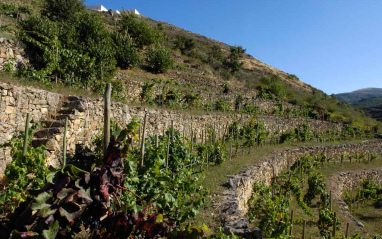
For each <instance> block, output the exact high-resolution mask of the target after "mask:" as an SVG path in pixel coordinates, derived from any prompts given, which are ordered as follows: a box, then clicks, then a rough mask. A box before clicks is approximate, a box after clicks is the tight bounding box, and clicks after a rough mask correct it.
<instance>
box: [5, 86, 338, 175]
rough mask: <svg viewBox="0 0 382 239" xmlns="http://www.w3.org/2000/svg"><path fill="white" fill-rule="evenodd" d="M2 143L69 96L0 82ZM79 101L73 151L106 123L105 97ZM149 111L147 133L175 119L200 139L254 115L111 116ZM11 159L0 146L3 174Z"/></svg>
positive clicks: (289, 122) (278, 122)
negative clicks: (27, 119)
mask: <svg viewBox="0 0 382 239" xmlns="http://www.w3.org/2000/svg"><path fill="white" fill-rule="evenodd" d="M0 97H1V98H0V100H1V101H0V102H1V103H0V144H1V143H5V142H7V141H9V140H10V139H11V138H12V137H13V136H14V135H15V133H16V132H17V131H21V130H24V127H25V117H26V114H27V113H30V114H31V119H32V121H33V122H40V121H42V120H54V119H55V118H56V116H59V115H58V114H59V112H60V110H62V106H63V103H62V102H66V101H67V99H68V97H67V96H64V95H60V94H56V93H51V92H48V91H45V90H39V89H35V88H31V87H20V86H14V85H12V84H9V83H0ZM75 98H78V100H77V101H79V102H80V108H82V109H83V110H81V112H80V111H79V110H74V111H73V112H72V113H70V115H69V128H68V135H67V139H68V150H69V152H71V151H74V148H75V144H77V143H85V144H89V143H91V141H92V140H93V139H94V137H95V136H96V135H98V134H100V133H101V130H102V126H103V100H102V99H101V98H100V99H90V98H85V97H75ZM145 112H147V114H148V121H149V122H148V124H147V134H146V135H153V134H161V133H162V132H163V130H164V129H165V128H168V127H169V126H170V124H171V120H173V121H174V127H175V129H177V130H179V131H181V132H183V131H185V133H186V135H190V128H191V125H193V129H194V130H195V133H196V138H197V140H198V139H200V137H201V132H202V129H204V126H205V125H210V126H212V125H213V124H216V129H217V132H218V133H220V134H221V132H222V130H223V129H224V128H225V127H223V126H227V125H229V124H231V123H232V122H233V121H235V120H238V119H241V122H242V123H244V122H246V121H247V120H249V119H250V118H251V116H249V115H235V116H229V115H219V114H205V115H192V114H186V113H180V112H175V111H169V110H153V109H145V108H143V107H131V106H128V105H125V104H121V103H117V102H114V103H112V117H113V118H114V119H115V121H116V122H117V123H118V124H120V125H125V124H127V123H129V122H130V120H131V119H132V118H139V119H140V120H141V121H142V120H143V117H144V114H145ZM259 120H260V121H262V122H264V123H265V125H266V128H267V129H269V130H271V131H273V130H277V129H282V130H287V129H290V128H294V127H295V126H297V125H298V124H301V123H302V122H305V121H308V122H309V123H310V124H311V125H312V126H311V130H315V131H326V130H328V129H340V128H341V125H339V124H333V123H329V122H321V121H316V120H309V119H297V118H296V119H287V118H280V117H274V116H260V117H259ZM62 136H63V135H62V134H57V135H55V136H54V138H53V141H54V142H53V143H51V145H53V147H52V148H53V149H50V150H51V152H55V154H56V155H58V153H59V150H60V147H61V145H62V138H63V137H62ZM51 156H52V157H51V158H53V159H54V160H53V161H48V163H49V164H52V165H56V164H57V163H58V161H57V157H54V155H53V154H52V155H51ZM10 161H11V158H10V154H9V149H0V174H2V173H3V171H4V169H5V165H6V163H9V162H10Z"/></svg>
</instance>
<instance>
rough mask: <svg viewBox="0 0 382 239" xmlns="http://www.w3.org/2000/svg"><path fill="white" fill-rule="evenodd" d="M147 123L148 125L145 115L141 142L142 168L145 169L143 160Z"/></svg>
mask: <svg viewBox="0 0 382 239" xmlns="http://www.w3.org/2000/svg"><path fill="white" fill-rule="evenodd" d="M146 123H147V113H145V118H144V120H143V129H142V140H141V162H140V164H139V165H140V166H141V168H142V167H143V160H144V158H145V137H146Z"/></svg>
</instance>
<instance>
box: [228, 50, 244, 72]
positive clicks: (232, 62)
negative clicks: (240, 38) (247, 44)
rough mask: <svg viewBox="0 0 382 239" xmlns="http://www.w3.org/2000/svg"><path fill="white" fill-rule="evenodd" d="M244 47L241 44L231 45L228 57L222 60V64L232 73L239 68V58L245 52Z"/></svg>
mask: <svg viewBox="0 0 382 239" xmlns="http://www.w3.org/2000/svg"><path fill="white" fill-rule="evenodd" d="M245 51H246V50H245V49H244V48H243V47H241V46H235V47H231V50H230V54H229V56H228V58H227V59H226V60H225V61H224V62H223V66H224V67H225V68H227V69H229V70H230V71H231V73H232V74H234V73H236V72H238V71H240V70H241V68H242V66H243V63H242V62H240V61H239V60H240V58H241V57H242V56H243V54H244V53H245Z"/></svg>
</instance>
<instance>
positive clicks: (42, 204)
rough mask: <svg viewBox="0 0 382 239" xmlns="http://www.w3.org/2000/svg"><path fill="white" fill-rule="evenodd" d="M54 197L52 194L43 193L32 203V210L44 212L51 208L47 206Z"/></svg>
mask: <svg viewBox="0 0 382 239" xmlns="http://www.w3.org/2000/svg"><path fill="white" fill-rule="evenodd" d="M51 197H52V195H50V193H47V192H43V193H40V194H39V195H38V196H37V197H36V199H35V202H34V203H32V206H31V208H32V210H42V209H47V208H49V207H50V204H47V203H46V202H47V201H48V200H49V199H50V198H51Z"/></svg>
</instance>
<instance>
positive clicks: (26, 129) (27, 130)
mask: <svg viewBox="0 0 382 239" xmlns="http://www.w3.org/2000/svg"><path fill="white" fill-rule="evenodd" d="M29 121H30V114H29V113H27V118H26V121H25V132H24V145H23V158H25V155H26V154H27V146H28V138H29Z"/></svg>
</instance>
